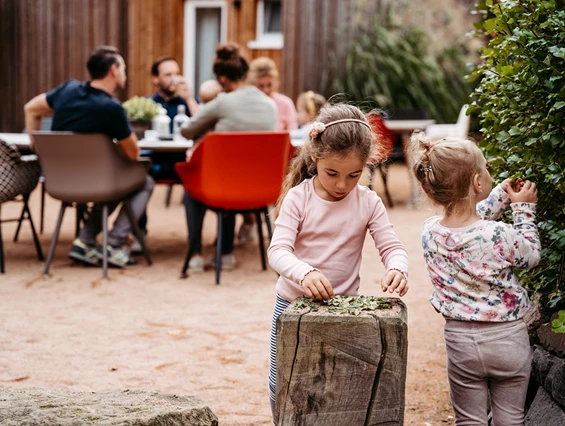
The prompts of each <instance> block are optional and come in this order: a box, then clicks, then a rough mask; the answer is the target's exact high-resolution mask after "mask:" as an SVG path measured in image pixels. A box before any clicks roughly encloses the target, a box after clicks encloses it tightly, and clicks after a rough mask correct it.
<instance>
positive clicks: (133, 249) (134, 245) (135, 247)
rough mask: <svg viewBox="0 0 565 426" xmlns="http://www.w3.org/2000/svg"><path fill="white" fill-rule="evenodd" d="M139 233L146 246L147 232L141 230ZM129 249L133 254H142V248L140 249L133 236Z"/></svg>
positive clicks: (139, 244) (137, 241)
mask: <svg viewBox="0 0 565 426" xmlns="http://www.w3.org/2000/svg"><path fill="white" fill-rule="evenodd" d="M141 233H142V234H143V237H144V238H145V244H146V245H147V230H146V229H142V230H141ZM129 249H130V252H132V253H133V254H141V253H143V247H141V243H140V242H139V240H138V239H137V238H135V236H134V237H133V242H132V243H131V247H130V248H129Z"/></svg>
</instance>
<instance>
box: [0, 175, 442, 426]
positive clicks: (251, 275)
mask: <svg viewBox="0 0 565 426" xmlns="http://www.w3.org/2000/svg"><path fill="white" fill-rule="evenodd" d="M375 180H376V181H377V183H376V190H377V192H378V193H379V194H382V187H381V181H380V177H379V176H378V175H376V179H375ZM389 185H390V189H391V192H392V196H393V200H394V201H395V203H396V205H395V206H394V208H392V209H389V210H388V211H389V216H390V219H391V221H392V223H393V224H394V225H395V229H396V232H397V233H398V236H399V237H400V239H401V241H403V243H404V244H405V245H406V247H407V249H408V251H409V256H410V290H409V292H408V294H407V295H406V296H405V297H404V302H405V303H406V305H407V306H408V335H409V345H408V347H409V349H408V373H407V383H406V411H405V424H406V425H445V424H452V420H451V419H450V418H449V416H451V415H452V412H451V408H450V404H449V393H448V386H447V378H446V373H445V349H444V342H443V334H442V328H443V320H442V318H441V317H440V315H438V314H436V313H435V311H434V310H433V308H432V307H431V305H430V304H429V303H428V300H427V299H428V297H429V294H430V292H431V284H430V283H429V280H428V277H427V273H426V271H425V268H424V264H423V260H422V256H421V250H420V246H419V231H418V230H419V225H420V223H421V222H422V220H423V219H424V218H425V217H427V216H429V214H430V212H426V211H418V210H415V209H413V208H409V206H407V200H408V198H409V189H408V188H409V185H408V172H407V169H406V168H405V166H403V165H393V167H392V168H391V172H390V184H389ZM181 191H182V190H181V188H180V187H175V188H174V191H173V202H172V205H171V206H170V207H169V208H165V206H164V195H165V188H164V187H158V188H157V189H156V191H155V193H154V195H153V197H152V199H151V201H150V205H149V236H148V243H149V247H150V250H151V254H152V257H153V261H154V264H153V265H152V266H147V265H146V264H145V263H144V262H143V260H142V259H141V258H139V260H140V264H139V265H136V266H133V267H130V268H128V269H127V270H117V269H112V270H110V280H108V281H105V280H101V279H100V277H101V270H100V269H98V268H88V267H83V266H78V265H73V264H72V262H71V261H70V260H69V259H68V258H67V253H68V250H69V248H70V243H71V241H72V239H73V233H74V211H73V210H70V211H69V212H68V213H67V216H66V217H65V221H64V229H63V231H62V233H61V238H60V241H59V244H58V247H57V251H56V257H55V260H54V263H53V266H52V268H51V276H50V277H42V275H41V271H42V266H43V264H42V263H41V262H39V261H38V260H37V258H36V257H35V250H34V248H33V243H32V239H31V235H30V234H31V233H30V232H29V227H28V225H27V224H26V225H24V228H23V229H22V234H21V237H20V241H19V242H18V243H13V242H12V241H11V238H12V236H13V234H14V231H15V224H12V223H7V224H3V225H2V232H3V234H4V243H5V257H6V274H5V275H0V322H1V324H2V326H1V327H0V387H7V388H18V389H20V388H26V387H32V386H37V387H58V388H71V389H73V390H78V391H110V390H124V389H143V390H153V391H158V392H163V393H173V394H185V395H195V396H198V397H200V398H201V399H203V400H204V401H205V402H206V403H208V404H209V406H210V407H211V408H212V410H213V411H214V413H216V415H217V416H218V418H219V420H220V424H221V425H226V426H236V425H246V426H251V425H257V426H259V425H261V426H262V425H269V419H270V409H269V404H268V397H267V374H268V350H269V349H268V346H269V330H270V321H271V314H272V308H273V305H274V296H275V293H274V284H275V281H276V274H275V272H274V271H273V270H271V269H268V270H267V271H262V270H261V264H260V259H259V253H258V247H257V245H256V244H252V245H250V246H246V247H238V248H237V249H236V255H237V260H238V266H237V268H236V269H235V270H234V271H231V272H224V273H223V274H222V282H221V285H220V286H216V285H214V274H213V272H212V271H207V272H205V273H203V274H199V275H192V276H190V277H189V278H188V279H180V278H179V275H180V274H179V272H180V269H181V265H182V261H183V258H184V254H185V249H186V236H187V232H186V225H185V216H184V208H183V206H182V205H181V202H180V200H181V195H182V194H181ZM20 208H21V204H20V203H7V204H4V205H3V206H2V217H3V218H8V217H11V216H15V215H17V214H19V209H20ZM58 208H59V204H58V202H56V201H55V200H53V199H51V198H49V197H48V198H47V212H46V217H45V224H46V226H45V228H46V229H45V232H44V234H43V235H41V236H40V240H41V243H42V246H43V249H44V252H45V253H46V252H47V249H48V246H49V242H50V240H51V235H52V232H53V228H54V224H55V220H56V215H57V212H58ZM31 209H32V212H33V214H34V219H35V223H36V225H37V224H38V223H39V191H38V190H37V189H36V191H35V192H34V193H33V195H32V199H31ZM205 222H206V223H205V227H206V229H205V235H204V243H205V244H206V246H207V248H206V250H207V251H208V252H209V253H210V254H212V252H213V249H212V247H211V245H212V244H213V240H214V238H215V232H214V230H215V226H216V223H215V217H214V215H209V216H208V217H207V218H206V220H205ZM383 272H384V269H383V266H382V264H381V262H380V259H379V258H378V255H377V253H376V249H375V248H374V246H373V245H372V244H371V241H370V238H368V239H367V244H365V248H364V258H363V263H362V267H361V281H362V282H361V293H362V294H366V295H377V296H380V295H382V292H381V291H380V289H379V286H378V285H377V284H376V281H377V280H380V278H381V276H382V274H383Z"/></svg>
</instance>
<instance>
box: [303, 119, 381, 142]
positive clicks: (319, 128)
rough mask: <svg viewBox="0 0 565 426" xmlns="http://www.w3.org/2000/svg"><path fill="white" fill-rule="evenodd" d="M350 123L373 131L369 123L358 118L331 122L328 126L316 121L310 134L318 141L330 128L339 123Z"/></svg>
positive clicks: (311, 127)
mask: <svg viewBox="0 0 565 426" xmlns="http://www.w3.org/2000/svg"><path fill="white" fill-rule="evenodd" d="M348 121H353V122H356V123H361V124H364V125H365V126H367V127H368V128H369V130H371V126H369V123H367V122H366V121H363V120H359V119H357V118H344V119H342V120H336V121H330V122H329V123H328V124H326V123H322V122H321V121H314V122H313V123H312V126H310V131H309V132H308V134H309V135H310V137H311V138H312V139H316V138H317V137H318V135H319V134H320V133H322V132H323V131H324V130H326V129H327V128H328V127H330V126H333V125H334V124H337V123H345V122H348Z"/></svg>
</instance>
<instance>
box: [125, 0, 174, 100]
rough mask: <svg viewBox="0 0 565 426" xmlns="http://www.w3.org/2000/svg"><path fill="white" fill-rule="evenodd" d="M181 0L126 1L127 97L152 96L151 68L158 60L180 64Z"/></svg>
mask: <svg viewBox="0 0 565 426" xmlns="http://www.w3.org/2000/svg"><path fill="white" fill-rule="evenodd" d="M183 24H184V0H129V10H128V20H127V27H128V36H129V37H128V51H129V55H128V61H127V67H128V68H127V70H128V97H131V96H134V95H138V96H147V95H151V94H153V92H155V86H153V84H152V83H151V64H153V62H154V61H155V59H157V58H158V57H160V56H171V57H173V58H175V59H176V60H177V62H178V63H179V66H181V67H182V63H183V60H182V59H183V45H184V43H183V38H184V31H183Z"/></svg>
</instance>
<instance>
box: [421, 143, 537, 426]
mask: <svg viewBox="0 0 565 426" xmlns="http://www.w3.org/2000/svg"><path fill="white" fill-rule="evenodd" d="M411 157H412V162H413V171H414V175H415V176H416V178H417V179H418V181H419V182H420V184H421V185H422V189H423V190H424V192H425V194H427V196H428V197H429V198H430V199H431V201H433V202H434V204H436V205H438V206H441V207H443V210H444V211H443V215H441V216H434V217H431V218H429V219H427V220H426V221H425V222H424V223H423V224H422V228H421V234H422V248H423V251H424V260H425V262H426V266H427V268H428V272H429V275H430V278H431V281H432V284H433V286H434V292H433V294H432V297H431V298H430V301H431V303H432V305H433V307H434V308H435V309H436V310H437V311H438V312H439V313H441V314H442V315H443V316H444V317H445V319H446V324H445V332H444V334H445V344H446V348H447V372H448V378H449V387H450V392H451V403H452V405H453V410H454V412H455V424H456V425H470V424H473V425H486V424H487V405H488V398H489V394H490V400H491V406H492V417H493V422H494V424H497V425H508V426H510V425H512V426H515V425H523V424H524V403H525V399H526V391H527V388H528V381H529V378H530V367H531V357H532V355H531V349H530V343H529V339H528V333H527V330H526V325H525V324H524V321H523V320H522V318H523V317H524V315H525V314H526V312H527V310H528V309H529V307H530V301H529V299H528V295H527V294H526V291H525V290H524V288H522V287H521V286H520V283H519V282H518V279H517V278H516V275H515V273H514V268H518V269H530V268H533V267H534V266H536V265H537V264H538V262H539V260H540V251H541V246H540V240H539V236H538V231H537V227H536V225H535V223H534V220H535V212H536V204H535V203H536V201H537V190H536V186H535V184H533V183H531V182H529V181H525V182H524V181H522V180H521V179H518V180H517V181H516V182H515V183H514V184H513V183H512V182H511V181H510V179H506V180H505V181H503V182H502V183H501V184H500V185H498V186H496V187H495V188H494V190H493V189H492V178H491V176H490V173H489V171H488V165H487V161H486V160H485V157H484V156H483V154H482V152H481V150H480V149H479V148H478V147H477V146H476V145H475V144H474V143H473V142H471V141H468V140H464V139H458V138H444V139H441V140H439V141H430V140H428V139H427V138H426V137H425V135H423V134H422V133H419V134H415V135H414V136H413V137H412V141H411ZM491 191H492V192H491ZM508 207H510V208H511V209H512V217H513V222H514V225H513V226H512V225H508V224H506V223H503V222H497V221H496V219H497V218H499V217H500V216H501V215H502V213H503V212H504V210H506V209H507V208H508Z"/></svg>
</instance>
